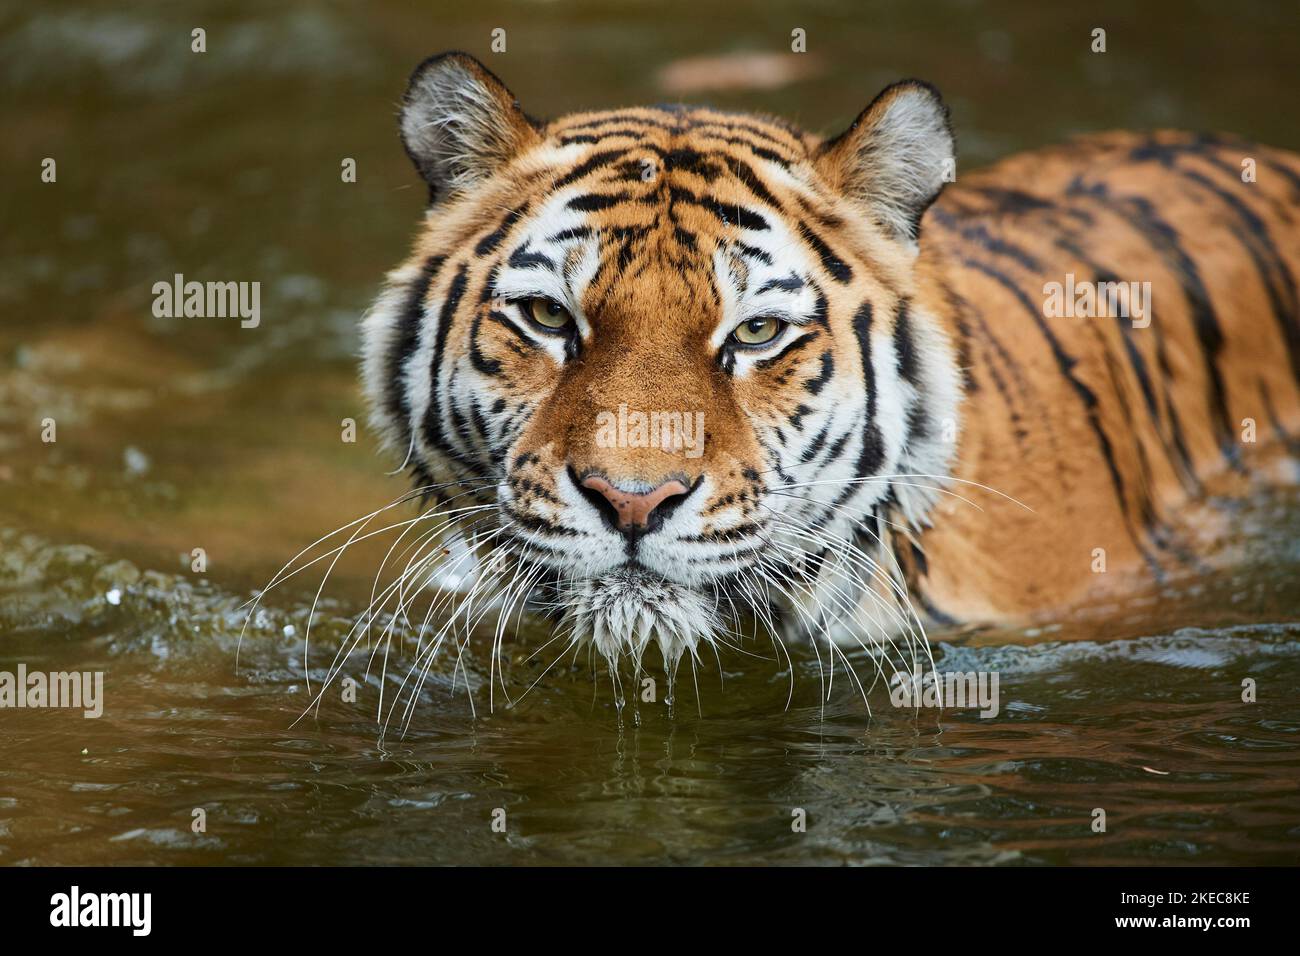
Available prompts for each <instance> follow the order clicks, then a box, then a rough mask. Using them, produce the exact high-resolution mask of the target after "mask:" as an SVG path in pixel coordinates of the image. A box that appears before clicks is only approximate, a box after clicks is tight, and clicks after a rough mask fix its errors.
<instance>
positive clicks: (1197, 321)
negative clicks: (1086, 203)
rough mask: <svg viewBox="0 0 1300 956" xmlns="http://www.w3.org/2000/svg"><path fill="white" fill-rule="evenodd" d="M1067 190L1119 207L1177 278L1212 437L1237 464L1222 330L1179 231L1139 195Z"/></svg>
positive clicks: (1099, 187) (1078, 186)
mask: <svg viewBox="0 0 1300 956" xmlns="http://www.w3.org/2000/svg"><path fill="white" fill-rule="evenodd" d="M1068 193H1069V194H1071V195H1078V196H1085V197H1087V198H1089V199H1092V200H1094V201H1096V202H1100V203H1102V204H1105V205H1108V206H1115V207H1118V209H1117V214H1118V215H1119V216H1121V217H1122V218H1123V219H1125V220H1127V221H1128V222H1129V223H1131V224H1132V225H1133V227H1134V228H1135V229H1137V230H1138V232H1140V233H1141V234H1142V236H1143V237H1144V238H1145V239H1146V241H1147V243H1148V244H1149V245H1150V246H1151V247H1152V248H1154V249H1155V250H1156V252H1158V253H1159V254H1160V257H1161V258H1162V259H1164V261H1165V264H1166V265H1167V266H1168V267H1169V269H1170V271H1171V272H1173V274H1174V276H1175V278H1176V279H1177V280H1178V284H1179V287H1180V288H1181V289H1182V292H1183V298H1184V299H1185V300H1186V302H1187V307H1188V309H1189V310H1190V312H1191V314H1192V327H1193V329H1194V331H1195V332H1196V338H1197V341H1198V342H1199V343H1200V346H1201V358H1202V362H1203V364H1204V366H1205V374H1206V378H1207V379H1208V382H1209V396H1208V401H1209V404H1210V411H1211V414H1212V416H1213V428H1214V432H1215V437H1216V440H1217V441H1218V444H1219V449H1220V451H1221V453H1222V454H1223V456H1224V457H1225V458H1226V459H1227V461H1228V462H1229V463H1230V464H1233V465H1234V466H1235V465H1236V463H1237V461H1238V456H1237V446H1236V443H1235V441H1234V439H1233V437H1232V435H1233V428H1232V423H1231V421H1230V420H1229V416H1228V404H1227V397H1226V396H1227V391H1226V387H1225V385H1224V382H1223V376H1222V374H1221V373H1220V372H1219V366H1218V356H1219V352H1220V351H1222V349H1223V341H1224V340H1223V330H1222V328H1220V326H1219V318H1218V315H1217V314H1216V313H1215V310H1214V306H1213V304H1212V303H1211V301H1210V293H1209V291H1208V290H1207V289H1206V287H1205V282H1204V281H1203V280H1202V279H1201V272H1200V269H1199V268H1198V267H1197V265H1196V262H1195V260H1193V259H1192V257H1191V256H1190V255H1188V253H1187V251H1186V250H1185V249H1184V248H1183V246H1182V243H1181V242H1180V241H1179V236H1178V231H1177V230H1176V229H1174V227H1173V226H1171V225H1170V224H1169V223H1168V222H1166V221H1165V220H1164V219H1162V218H1161V217H1160V216H1159V215H1158V214H1157V213H1156V211H1155V209H1154V207H1153V206H1152V205H1151V203H1150V202H1148V201H1147V200H1146V199H1144V198H1142V197H1141V196H1117V195H1114V194H1112V193H1111V192H1110V191H1109V190H1108V189H1107V187H1106V185H1105V184H1104V183H1096V184H1094V185H1085V184H1084V183H1082V182H1081V181H1080V180H1078V179H1076V180H1075V181H1074V182H1073V183H1071V184H1070V186H1069V188H1068Z"/></svg>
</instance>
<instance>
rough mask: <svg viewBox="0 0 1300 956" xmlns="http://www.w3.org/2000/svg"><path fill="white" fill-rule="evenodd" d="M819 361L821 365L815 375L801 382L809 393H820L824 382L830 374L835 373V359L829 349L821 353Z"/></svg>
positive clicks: (828, 378)
mask: <svg viewBox="0 0 1300 956" xmlns="http://www.w3.org/2000/svg"><path fill="white" fill-rule="evenodd" d="M819 361H820V362H821V366H822V367H821V369H820V371H818V373H817V375H816V377H814V378H810V379H808V381H806V382H804V383H803V387H804V390H805V391H806V392H808V394H809V395H820V394H821V391H822V389H823V388H825V387H826V383H827V382H829V381H830V380H831V376H832V375H834V374H835V359H834V358H833V357H832V356H831V352H830V349H827V350H826V351H825V352H823V353H822V354H821V358H820V360H819Z"/></svg>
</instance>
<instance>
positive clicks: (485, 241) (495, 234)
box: [474, 203, 528, 256]
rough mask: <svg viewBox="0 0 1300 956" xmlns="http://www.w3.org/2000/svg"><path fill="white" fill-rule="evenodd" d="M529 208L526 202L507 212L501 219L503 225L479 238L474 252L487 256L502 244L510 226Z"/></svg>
mask: <svg viewBox="0 0 1300 956" xmlns="http://www.w3.org/2000/svg"><path fill="white" fill-rule="evenodd" d="M527 208H528V204H527V203H524V204H523V205H522V206H519V207H517V208H515V209H512V210H510V211H509V212H508V213H506V216H505V218H504V219H502V220H501V225H499V226H497V227H496V229H494V230H493V231H492V232H490V233H488V234H487V235H486V236H484V237H483V238H482V239H480V240H479V242H478V245H477V246H475V247H474V254H475V255H479V256H486V255H488V254H489V253H491V252H492V251H493V250H494V249H496V247H497V246H499V245H501V240H503V239H505V237H506V235H507V234H508V233H509V232H510V227H511V226H513V225H514V224H515V223H516V222H518V221H519V217H520V216H522V215H523V214H524V211H525V210H526V209H527Z"/></svg>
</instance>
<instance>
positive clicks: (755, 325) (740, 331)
mask: <svg viewBox="0 0 1300 956" xmlns="http://www.w3.org/2000/svg"><path fill="white" fill-rule="evenodd" d="M783 328H785V323H784V322H782V321H781V320H780V319H774V318H772V316H770V315H760V316H758V317H757V318H753V319H750V320H748V321H747V322H741V323H740V325H738V326H736V328H735V331H733V332H732V333H731V335H732V338H734V339H735V340H736V341H737V342H739V343H740V344H741V345H766V344H767V343H768V342H770V341H772V340H773V339H774V338H776V337H777V336H778V335H779V334H780V333H781V329H783Z"/></svg>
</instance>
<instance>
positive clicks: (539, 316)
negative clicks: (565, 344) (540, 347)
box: [519, 298, 573, 332]
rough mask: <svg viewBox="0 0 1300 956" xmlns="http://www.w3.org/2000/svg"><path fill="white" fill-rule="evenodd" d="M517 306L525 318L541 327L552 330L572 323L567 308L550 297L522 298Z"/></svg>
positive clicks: (554, 330) (564, 327) (558, 329)
mask: <svg viewBox="0 0 1300 956" xmlns="http://www.w3.org/2000/svg"><path fill="white" fill-rule="evenodd" d="M519 307H520V308H521V309H522V310H523V313H524V316H525V317H526V318H529V319H532V320H533V321H534V322H536V323H537V324H538V325H540V326H541V327H542V328H544V329H550V330H551V331H552V332H558V331H560V330H561V329H567V328H568V327H569V326H571V325H572V324H573V316H572V315H570V314H569V310H568V309H566V308H565V307H564V306H562V305H560V304H559V303H558V302H552V301H551V300H550V299H542V298H536V299H524V301H523V302H521V303H519Z"/></svg>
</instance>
